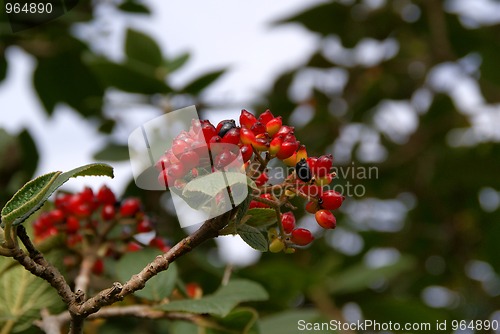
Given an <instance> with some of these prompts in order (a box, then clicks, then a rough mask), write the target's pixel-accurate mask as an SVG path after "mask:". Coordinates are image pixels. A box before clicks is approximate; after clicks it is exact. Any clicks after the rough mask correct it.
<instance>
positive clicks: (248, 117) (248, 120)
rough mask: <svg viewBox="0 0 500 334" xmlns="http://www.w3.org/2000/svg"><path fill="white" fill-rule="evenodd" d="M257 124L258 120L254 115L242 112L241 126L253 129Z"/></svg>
mask: <svg viewBox="0 0 500 334" xmlns="http://www.w3.org/2000/svg"><path fill="white" fill-rule="evenodd" d="M256 122H257V118H256V117H255V116H254V115H253V114H251V113H249V112H248V111H246V110H245V109H243V110H242V111H241V115H240V125H241V126H242V127H245V128H247V129H250V128H251V127H252V125H254V124H255V123H256Z"/></svg>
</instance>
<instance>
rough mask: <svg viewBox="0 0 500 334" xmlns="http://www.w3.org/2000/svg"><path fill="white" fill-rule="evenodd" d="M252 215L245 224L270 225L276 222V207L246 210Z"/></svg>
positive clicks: (254, 225) (255, 225)
mask: <svg viewBox="0 0 500 334" xmlns="http://www.w3.org/2000/svg"><path fill="white" fill-rule="evenodd" d="M246 214H247V215H249V216H250V217H249V218H248V220H246V221H245V224H247V225H250V226H253V227H262V226H269V225H271V224H274V223H276V220H277V217H276V211H275V210H274V209H265V208H255V209H250V210H248V211H247V212H246Z"/></svg>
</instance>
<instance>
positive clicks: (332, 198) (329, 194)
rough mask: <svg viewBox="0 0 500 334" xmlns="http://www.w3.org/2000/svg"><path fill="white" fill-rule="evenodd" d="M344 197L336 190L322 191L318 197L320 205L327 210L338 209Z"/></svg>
mask: <svg viewBox="0 0 500 334" xmlns="http://www.w3.org/2000/svg"><path fill="white" fill-rule="evenodd" d="M344 199H345V197H344V196H342V194H341V193H338V192H336V191H335V190H328V191H325V192H324V193H323V195H322V196H321V197H320V202H319V203H320V206H321V208H323V209H327V210H335V209H338V208H339V207H340V206H341V205H342V202H343V201H344Z"/></svg>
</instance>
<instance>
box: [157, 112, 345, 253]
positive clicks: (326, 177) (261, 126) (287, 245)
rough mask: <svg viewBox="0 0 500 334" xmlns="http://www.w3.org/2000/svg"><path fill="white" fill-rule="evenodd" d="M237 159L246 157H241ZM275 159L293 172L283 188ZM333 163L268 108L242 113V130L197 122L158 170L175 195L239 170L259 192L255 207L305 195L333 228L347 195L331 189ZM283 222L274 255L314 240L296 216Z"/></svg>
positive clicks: (272, 243) (225, 124)
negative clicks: (272, 164) (274, 173)
mask: <svg viewBox="0 0 500 334" xmlns="http://www.w3.org/2000/svg"><path fill="white" fill-rule="evenodd" d="M207 148H208V149H207ZM238 156H241V159H237V157H238ZM274 158H277V159H278V160H281V161H282V162H283V163H284V164H285V165H286V166H289V167H293V169H291V170H290V171H289V173H288V177H287V179H286V180H285V181H284V182H283V183H282V184H281V185H275V186H272V185H270V184H269V175H268V171H267V164H268V163H269V161H271V160H272V159H274ZM332 164H333V157H332V155H322V156H320V157H308V155H307V150H306V147H305V146H304V145H300V142H299V141H298V140H297V138H296V137H295V134H294V128H293V127H292V126H288V125H284V124H283V122H282V118H281V117H280V116H278V117H275V116H274V115H273V114H272V113H271V111H269V110H266V111H265V112H264V113H262V114H261V115H260V116H258V117H256V116H254V115H253V114H252V113H250V112H248V111H247V110H242V111H241V114H240V117H239V126H238V125H237V124H236V122H235V121H234V120H223V121H221V122H219V123H218V124H217V126H215V125H213V124H212V123H210V121H208V120H203V121H198V120H193V121H192V122H191V127H190V129H189V130H188V131H183V132H181V133H180V134H179V135H178V136H177V137H176V138H175V139H174V140H173V143H172V146H171V148H170V149H169V150H167V151H166V152H165V154H164V155H163V156H162V157H161V158H160V159H159V160H158V162H157V163H156V167H157V169H158V170H159V172H160V173H159V177H158V180H159V182H160V183H161V184H163V185H168V186H169V187H171V186H173V188H171V189H173V190H174V191H175V190H176V189H177V190H179V189H182V188H183V187H184V186H185V185H186V184H187V182H189V181H191V180H192V179H193V178H196V177H198V176H200V175H205V174H208V173H210V172H213V171H215V170H231V168H234V169H237V170H239V171H242V172H246V174H247V175H248V176H249V177H250V178H251V179H252V180H253V181H254V182H255V186H256V187H257V189H254V190H256V191H257V192H258V193H257V194H254V197H253V199H252V201H251V202H250V206H249V208H250V209H254V208H273V209H276V210H279V208H280V207H281V206H283V205H286V204H290V203H289V200H290V199H292V198H293V197H296V196H297V197H302V198H304V199H306V200H307V204H306V211H307V212H310V213H312V214H314V215H315V217H316V221H317V222H318V224H319V225H320V226H321V227H323V228H325V229H333V228H335V227H336V219H335V216H334V215H333V213H332V212H331V210H335V209H337V208H339V207H340V206H341V204H342V202H343V200H344V197H343V196H342V195H341V194H339V193H338V192H336V191H334V190H329V189H327V188H326V186H328V185H329V184H330V183H331V182H332V180H333V178H334V177H335V173H332V171H331V169H332ZM269 189H272V190H269ZM277 192H279V193H277ZM279 212H280V211H278V213H279ZM281 220H282V221H281V225H282V226H279V227H280V228H279V229H278V230H277V231H278V232H279V233H274V230H271V231H269V233H268V235H269V242H270V249H271V250H272V251H281V250H288V249H290V251H289V252H292V251H293V246H294V245H298V246H304V245H307V244H309V243H310V242H311V241H312V240H313V236H312V234H311V232H310V231H308V230H306V229H303V228H295V217H294V216H293V213H291V212H290V213H285V214H283V215H282V219H281ZM291 221H293V224H292V223H290V222H291ZM291 226H293V227H291ZM274 236H276V237H274Z"/></svg>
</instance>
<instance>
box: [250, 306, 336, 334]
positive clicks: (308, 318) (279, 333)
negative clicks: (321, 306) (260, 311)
mask: <svg viewBox="0 0 500 334" xmlns="http://www.w3.org/2000/svg"><path fill="white" fill-rule="evenodd" d="M320 318H321V315H320V313H319V312H318V311H317V310H314V309H310V310H292V311H286V312H283V313H279V314H276V315H272V316H269V317H265V318H263V319H262V320H260V321H259V324H260V330H261V332H262V333H263V334H268V333H273V334H292V333H300V331H299V330H298V329H297V322H298V321H299V320H304V321H305V322H313V321H315V320H318V319H320ZM314 333H331V332H330V331H327V332H323V331H321V332H319V331H314Z"/></svg>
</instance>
